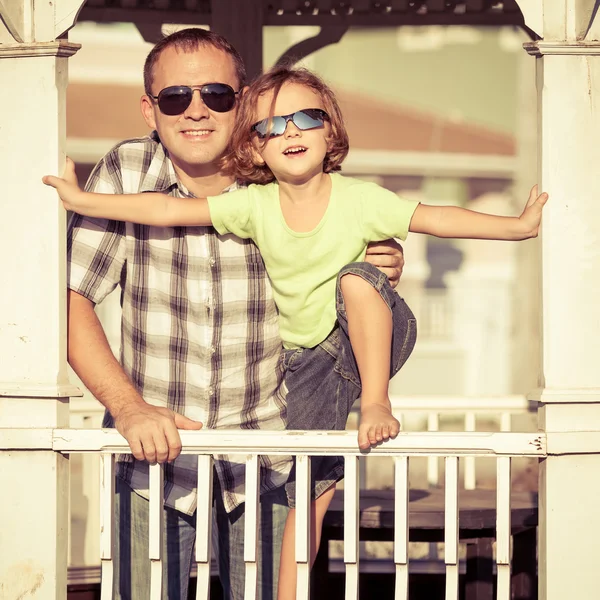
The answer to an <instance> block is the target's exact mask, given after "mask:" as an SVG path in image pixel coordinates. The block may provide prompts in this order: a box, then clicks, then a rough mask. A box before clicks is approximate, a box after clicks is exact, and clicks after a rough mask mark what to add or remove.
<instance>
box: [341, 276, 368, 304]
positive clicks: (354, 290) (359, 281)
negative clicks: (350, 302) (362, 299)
mask: <svg viewBox="0 0 600 600" xmlns="http://www.w3.org/2000/svg"><path fill="white" fill-rule="evenodd" d="M370 287H372V286H371V284H370V283H368V282H367V281H365V280H364V279H363V278H362V277H361V276H360V275H355V274H353V273H341V274H340V289H341V290H342V294H343V295H344V298H348V296H350V295H351V296H358V295H359V294H364V293H365V290H366V289H367V288H370Z"/></svg>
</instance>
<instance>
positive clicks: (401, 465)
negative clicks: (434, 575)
mask: <svg viewBox="0 0 600 600" xmlns="http://www.w3.org/2000/svg"><path fill="white" fill-rule="evenodd" d="M394 487H395V490H396V494H395V496H394V563H395V565H396V589H395V594H394V598H395V600H408V525H409V523H408V499H409V493H410V490H409V483H408V456H398V457H396V458H394Z"/></svg>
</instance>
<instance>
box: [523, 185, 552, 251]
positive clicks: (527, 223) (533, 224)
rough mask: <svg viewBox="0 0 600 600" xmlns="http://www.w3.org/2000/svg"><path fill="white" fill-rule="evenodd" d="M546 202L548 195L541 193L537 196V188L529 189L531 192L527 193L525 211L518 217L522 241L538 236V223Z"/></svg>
mask: <svg viewBox="0 0 600 600" xmlns="http://www.w3.org/2000/svg"><path fill="white" fill-rule="evenodd" d="M547 201H548V194H546V193H543V194H540V195H539V196H538V186H537V185H534V186H533V187H532V188H531V192H529V199H528V200H527V204H526V205H525V209H524V210H523V213H522V214H521V216H520V217H519V225H520V226H521V228H522V234H523V239H528V238H534V237H537V236H538V233H539V229H540V222H541V220H542V210H543V209H544V204H546V202H547Z"/></svg>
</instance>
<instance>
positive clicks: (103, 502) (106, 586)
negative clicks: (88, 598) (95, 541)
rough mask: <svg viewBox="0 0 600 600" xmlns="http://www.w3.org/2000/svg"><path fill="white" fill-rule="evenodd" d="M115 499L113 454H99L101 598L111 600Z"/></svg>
mask: <svg viewBox="0 0 600 600" xmlns="http://www.w3.org/2000/svg"><path fill="white" fill-rule="evenodd" d="M114 499H115V457H114V454H106V453H102V454H100V564H101V570H102V581H101V587H100V598H101V600H111V599H112V594H113V578H114V568H113V531H114V514H115V511H114Z"/></svg>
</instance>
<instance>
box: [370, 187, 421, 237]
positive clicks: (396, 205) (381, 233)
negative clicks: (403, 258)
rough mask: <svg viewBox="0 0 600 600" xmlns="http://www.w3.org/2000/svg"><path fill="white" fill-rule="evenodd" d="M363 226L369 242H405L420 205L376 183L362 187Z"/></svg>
mask: <svg viewBox="0 0 600 600" xmlns="http://www.w3.org/2000/svg"><path fill="white" fill-rule="evenodd" d="M361 188H362V189H361V191H360V202H361V213H362V225H363V230H364V232H365V238H366V240H367V241H381V240H386V239H389V238H393V237H394V238H400V239H401V240H405V239H406V237H407V236H408V229H409V226H410V221H411V219H412V216H413V214H414V212H415V210H416V208H417V206H418V205H419V202H418V201H416V200H408V199H407V198H402V197H400V196H398V195H397V194H395V193H394V192H390V191H389V190H386V189H385V188H382V187H381V186H379V185H376V184H374V183H365V184H364V185H363V186H361Z"/></svg>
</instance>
